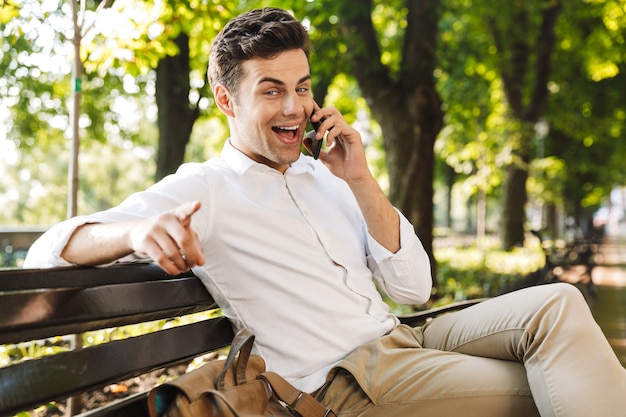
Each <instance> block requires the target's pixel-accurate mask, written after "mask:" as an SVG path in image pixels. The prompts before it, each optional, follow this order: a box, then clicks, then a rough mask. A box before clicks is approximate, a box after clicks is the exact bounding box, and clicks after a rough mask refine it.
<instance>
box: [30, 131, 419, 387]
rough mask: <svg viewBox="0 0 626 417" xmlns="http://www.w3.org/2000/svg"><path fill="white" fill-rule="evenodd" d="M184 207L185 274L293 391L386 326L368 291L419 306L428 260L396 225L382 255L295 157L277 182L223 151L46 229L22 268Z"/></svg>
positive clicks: (336, 187)
mask: <svg viewBox="0 0 626 417" xmlns="http://www.w3.org/2000/svg"><path fill="white" fill-rule="evenodd" d="M191 200H198V201H200V202H201V203H202V207H201V209H200V210H199V211H198V212H197V213H196V214H195V215H194V216H193V218H192V228H193V229H194V230H195V231H196V232H197V233H198V234H199V237H200V241H201V243H202V247H203V250H204V257H205V264H204V265H203V266H201V267H197V268H195V269H194V273H195V274H196V275H197V276H198V277H200V279H201V280H202V282H203V283H204V285H205V286H206V287H207V289H208V290H209V292H210V293H211V295H212V296H213V297H214V299H215V300H216V302H217V303H218V304H219V306H220V307H221V308H222V311H223V313H224V315H226V316H227V317H228V318H229V319H230V320H231V322H232V324H233V326H234V329H235V331H236V330H238V329H239V328H241V327H244V326H245V327H248V328H250V329H251V330H252V331H253V332H254V333H255V335H256V343H255V350H256V352H257V353H258V354H260V355H261V356H263V358H264V359H265V361H266V363H267V367H268V369H269V370H273V371H276V372H278V373H279V374H281V375H282V376H284V377H285V378H286V379H288V380H289V381H290V382H292V383H293V384H295V385H296V386H297V387H298V388H300V389H302V390H305V391H313V390H315V389H316V388H318V387H319V386H321V385H322V384H323V383H324V380H325V376H326V374H327V372H328V371H329V369H330V368H331V367H332V365H333V364H335V363H337V362H338V361H339V360H341V359H342V358H343V357H345V356H346V355H347V354H348V353H350V352H351V351H352V350H354V349H356V348H357V347H358V346H360V345H362V344H364V343H367V342H369V341H371V340H374V339H376V338H378V337H380V336H382V335H384V334H386V333H388V332H389V331H390V330H391V329H393V328H394V327H395V326H397V324H398V320H397V318H396V317H395V316H394V315H392V314H391V313H390V312H389V310H388V307H387V304H386V303H385V302H384V301H383V299H382V297H381V295H380V292H379V290H380V291H382V292H384V293H386V294H387V295H389V297H391V298H392V299H393V300H395V301H397V302H400V303H407V304H421V303H424V302H425V301H426V300H427V299H428V298H429V296H430V288H431V277H430V263H429V260H428V256H427V254H426V252H425V251H424V249H423V247H422V244H421V242H420V241H419V239H418V238H417V236H416V235H415V233H414V230H413V226H412V225H411V224H410V223H409V222H408V220H406V218H404V216H402V215H401V214H400V219H401V222H400V228H401V229H400V238H401V249H400V250H399V251H398V252H396V253H395V254H393V253H391V252H389V251H388V250H387V249H385V248H384V247H382V246H381V245H380V244H379V243H378V242H376V241H375V240H374V239H373V238H372V237H371V236H370V235H369V233H368V232H367V227H366V224H365V221H364V219H363V216H362V214H361V212H360V210H359V207H358V205H357V202H356V200H355V198H354V196H353V194H352V192H351V191H350V189H349V187H348V186H347V184H346V183H345V182H344V181H343V180H341V179H338V178H337V177H335V176H334V175H332V173H330V171H329V170H328V169H327V168H326V167H325V166H324V165H323V164H322V163H321V162H319V161H315V160H313V159H312V158H311V157H308V156H304V155H302V156H301V157H300V159H299V160H298V161H296V162H295V163H293V164H292V165H291V166H290V167H289V168H288V169H287V171H286V172H285V173H284V174H281V173H280V172H279V171H277V170H275V169H272V168H270V167H268V166H266V165H263V164H259V163H256V162H254V161H253V160H251V159H249V158H248V157H247V156H245V155H244V154H242V153H241V152H239V151H238V150H236V149H235V148H234V147H232V146H231V145H230V143H229V142H227V143H226V145H225V146H224V149H223V151H222V155H221V158H219V159H217V158H216V159H211V160H209V161H207V162H205V163H202V164H199V163H189V164H184V165H182V166H181V167H180V168H179V170H178V172H177V173H176V174H173V175H170V176H168V177H166V178H164V179H163V180H162V181H160V182H159V183H157V184H155V185H153V186H152V187H150V188H149V189H147V190H146V191H143V192H140V193H136V194H133V195H131V196H130V197H128V198H127V199H126V200H125V201H124V202H123V203H122V204H121V205H120V206H118V207H115V208H112V209H110V210H107V211H104V212H100V213H96V214H94V215H91V216H79V217H75V218H72V219H69V220H67V221H65V222H63V223H60V224H59V225H56V226H54V227H53V228H51V229H50V230H49V231H48V232H47V233H46V234H44V236H42V237H41V238H40V239H39V240H38V241H37V242H36V243H35V244H34V245H33V246H32V247H31V249H30V251H29V253H28V256H27V258H26V261H25V267H28V268H33V267H50V266H60V265H68V263H67V262H66V261H65V260H64V259H62V258H61V257H60V253H61V251H62V250H63V248H64V246H65V244H66V243H67V241H68V239H69V238H70V236H71V234H72V233H73V231H74V230H75V229H76V227H78V226H79V225H82V224H85V223H94V222H115V221H127V220H131V219H134V218H144V217H148V216H152V215H156V214H160V213H162V212H164V211H167V210H170V209H172V208H174V207H177V206H178V205H180V204H182V203H184V202H187V201H191ZM124 260H128V259H124ZM372 278H373V279H372ZM377 287H378V289H377ZM181 343H184V341H181Z"/></svg>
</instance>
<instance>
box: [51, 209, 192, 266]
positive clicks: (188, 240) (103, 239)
mask: <svg viewBox="0 0 626 417" xmlns="http://www.w3.org/2000/svg"><path fill="white" fill-rule="evenodd" d="M199 209H200V203H199V202H197V201H196V202H190V203H185V204H183V205H181V206H179V207H177V208H176V209H174V210H172V211H168V212H165V213H163V214H160V215H158V216H153V217H149V218H146V219H141V220H133V221H127V222H119V223H88V224H84V225H82V226H80V227H78V228H77V229H76V230H75V231H74V233H73V234H72V235H71V237H70V239H69V240H68V242H67V244H66V245H65V247H64V249H63V251H62V252H61V257H62V258H63V259H65V260H66V261H68V262H70V263H73V264H77V265H102V264H106V263H110V262H113V261H115V260H117V259H120V258H123V257H124V256H127V255H129V254H131V253H137V254H140V255H146V256H148V257H149V258H151V259H152V260H153V261H154V262H155V263H156V264H157V265H159V266H160V267H161V268H162V269H163V270H164V271H165V272H167V273H169V274H173V275H175V274H179V273H181V272H185V271H188V270H189V269H190V268H192V267H194V266H196V265H202V264H203V263H204V258H203V256H202V247H201V245H200V242H199V240H198V236H197V234H196V233H195V232H194V231H193V230H192V229H191V227H190V226H191V217H192V215H193V214H194V213H196V212H197V211H198V210H199Z"/></svg>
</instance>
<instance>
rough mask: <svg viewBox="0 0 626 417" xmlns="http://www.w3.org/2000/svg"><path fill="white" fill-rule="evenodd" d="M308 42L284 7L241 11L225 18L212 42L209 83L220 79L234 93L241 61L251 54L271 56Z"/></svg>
mask: <svg viewBox="0 0 626 417" xmlns="http://www.w3.org/2000/svg"><path fill="white" fill-rule="evenodd" d="M291 49H302V50H303V51H304V53H305V54H306V56H307V58H308V57H309V51H310V49H311V44H310V41H309V35H308V33H307V31H306V29H305V28H304V26H302V24H301V23H300V22H299V21H298V20H296V19H295V18H294V17H293V16H292V15H290V14H289V13H288V12H287V11H286V10H283V9H279V8H273V7H266V8H263V9H255V10H251V11H248V12H246V13H243V14H241V15H239V16H237V17H235V18H234V19H233V20H231V21H230V22H228V24H226V26H224V28H223V29H222V30H221V31H220V33H219V34H218V35H217V37H216V38H215V40H214V41H213V43H212V44H211V53H210V56H209V69H208V76H209V84H210V85H211V87H212V88H213V87H214V86H215V85H216V84H217V83H221V84H223V85H224V86H226V88H228V89H229V90H230V91H231V93H233V94H236V92H237V88H238V87H239V83H240V81H241V79H242V77H243V71H242V69H241V64H242V63H243V62H244V61H247V60H249V59H252V58H257V57H259V58H272V57H273V56H275V55H277V54H279V53H280V52H283V51H288V50H291Z"/></svg>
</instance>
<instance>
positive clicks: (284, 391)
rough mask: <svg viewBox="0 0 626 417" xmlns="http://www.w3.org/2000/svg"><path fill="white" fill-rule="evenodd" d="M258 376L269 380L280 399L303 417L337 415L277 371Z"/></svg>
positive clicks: (334, 416)
mask: <svg viewBox="0 0 626 417" xmlns="http://www.w3.org/2000/svg"><path fill="white" fill-rule="evenodd" d="M257 378H260V379H263V380H264V381H265V382H267V383H268V384H269V385H270V387H272V391H274V394H276V396H277V397H278V399H279V400H281V401H282V402H284V403H286V404H287V408H289V409H290V411H295V412H296V413H297V414H295V415H298V416H302V417H337V415H336V414H335V413H334V412H333V410H331V409H330V408H326V407H324V405H323V404H322V403H320V402H319V401H317V400H316V399H315V398H313V396H312V395H310V394H308V393H306V392H303V391H300V390H299V389H297V388H296V387H294V386H293V385H291V384H290V383H289V382H287V381H286V380H285V379H284V378H283V377H281V376H280V375H278V374H277V373H275V372H271V371H268V372H263V373H262V374H259V376H258V377H257Z"/></svg>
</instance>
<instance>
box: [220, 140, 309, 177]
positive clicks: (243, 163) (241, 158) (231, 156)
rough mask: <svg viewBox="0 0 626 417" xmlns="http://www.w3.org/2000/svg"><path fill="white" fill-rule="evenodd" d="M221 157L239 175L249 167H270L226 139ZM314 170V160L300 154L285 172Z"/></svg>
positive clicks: (294, 172) (295, 172)
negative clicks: (250, 156)
mask: <svg viewBox="0 0 626 417" xmlns="http://www.w3.org/2000/svg"><path fill="white" fill-rule="evenodd" d="M221 159H222V160H223V161H225V162H226V163H227V164H228V166H230V167H231V168H232V169H233V171H235V172H236V173H237V174H239V175H244V174H245V173H246V172H247V171H248V170H249V169H250V168H253V167H256V169H271V170H273V171H274V169H273V168H270V167H268V166H267V165H264V164H261V163H258V162H256V161H254V160H253V159H251V158H249V157H248V156H247V155H245V154H244V153H243V152H241V151H240V150H239V149H237V148H235V147H234V146H233V145H232V144H231V143H230V139H228V140H227V141H226V142H225V143H224V148H222V153H221ZM314 170H315V161H314V159H313V158H312V157H310V156H306V155H302V154H301V155H300V157H299V158H298V160H297V161H295V162H294V163H292V164H291V166H290V167H289V169H288V170H287V172H289V173H290V174H297V173H302V172H309V171H314Z"/></svg>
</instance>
